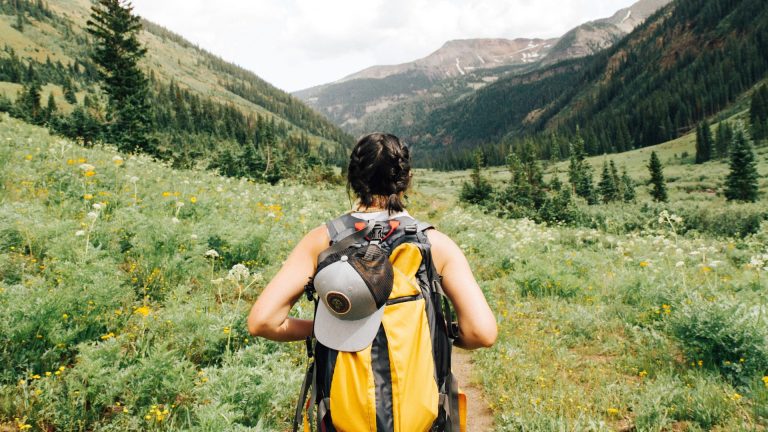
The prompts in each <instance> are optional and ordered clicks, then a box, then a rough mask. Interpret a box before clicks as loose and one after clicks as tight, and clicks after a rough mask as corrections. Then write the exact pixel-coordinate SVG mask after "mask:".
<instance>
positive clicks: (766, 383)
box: [763, 376, 768, 388]
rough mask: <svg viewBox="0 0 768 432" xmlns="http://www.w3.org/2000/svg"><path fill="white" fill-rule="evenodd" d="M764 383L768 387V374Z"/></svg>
mask: <svg viewBox="0 0 768 432" xmlns="http://www.w3.org/2000/svg"><path fill="white" fill-rule="evenodd" d="M763 384H765V387H766V388H768V376H764V377H763Z"/></svg>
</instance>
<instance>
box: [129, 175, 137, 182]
mask: <svg viewBox="0 0 768 432" xmlns="http://www.w3.org/2000/svg"><path fill="white" fill-rule="evenodd" d="M128 181H130V182H131V183H136V182H137V181H139V178H138V177H136V176H130V177H129V178H128Z"/></svg>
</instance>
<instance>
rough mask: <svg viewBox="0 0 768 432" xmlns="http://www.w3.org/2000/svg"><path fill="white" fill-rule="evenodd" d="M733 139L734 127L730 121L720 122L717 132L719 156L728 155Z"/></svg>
mask: <svg viewBox="0 0 768 432" xmlns="http://www.w3.org/2000/svg"><path fill="white" fill-rule="evenodd" d="M732 141H733V128H732V127H731V124H730V123H728V122H725V121H724V122H720V124H719V125H718V126H717V133H716V134H715V149H716V150H717V157H718V158H725V157H728V149H729V148H730V147H731V142H732Z"/></svg>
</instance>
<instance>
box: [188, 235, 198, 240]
mask: <svg viewBox="0 0 768 432" xmlns="http://www.w3.org/2000/svg"><path fill="white" fill-rule="evenodd" d="M189 238H191V239H192V240H197V234H190V235H189Z"/></svg>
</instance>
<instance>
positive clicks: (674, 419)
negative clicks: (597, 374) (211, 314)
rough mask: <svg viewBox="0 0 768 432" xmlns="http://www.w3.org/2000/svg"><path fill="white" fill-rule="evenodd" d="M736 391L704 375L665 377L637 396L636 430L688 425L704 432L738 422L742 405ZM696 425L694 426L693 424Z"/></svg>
mask: <svg viewBox="0 0 768 432" xmlns="http://www.w3.org/2000/svg"><path fill="white" fill-rule="evenodd" d="M734 393H735V392H734V390H733V389H732V388H730V387H729V386H727V385H724V384H722V383H720V382H718V381H717V380H716V379H714V378H713V377H710V376H708V375H706V374H703V373H696V372H692V373H689V374H687V375H684V376H682V377H681V376H677V375H673V374H668V373H665V374H662V375H660V376H658V377H656V379H655V380H653V382H651V383H649V384H648V385H646V386H645V388H643V390H642V393H640V394H638V395H637V396H636V400H635V401H634V403H633V411H635V412H636V413H638V415H637V418H636V419H635V426H636V428H637V430H638V431H642V432H651V431H653V432H661V431H666V430H670V429H671V428H672V427H673V425H674V424H675V423H677V424H680V423H679V422H686V423H687V424H688V426H689V427H690V426H694V425H695V426H697V427H699V428H701V429H703V430H712V428H713V427H715V426H718V425H722V424H728V423H730V422H732V421H733V420H735V417H736V415H737V412H738V403H737V402H736V401H734V400H733V395H734ZM691 423H692V424H691Z"/></svg>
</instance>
